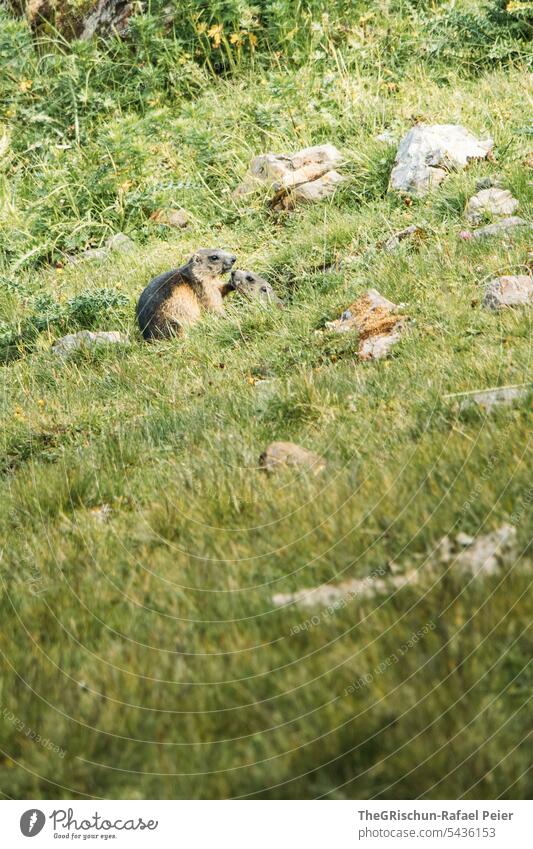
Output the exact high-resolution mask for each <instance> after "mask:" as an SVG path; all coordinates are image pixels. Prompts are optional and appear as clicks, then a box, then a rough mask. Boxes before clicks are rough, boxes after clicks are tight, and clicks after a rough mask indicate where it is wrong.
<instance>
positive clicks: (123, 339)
mask: <svg viewBox="0 0 533 849" xmlns="http://www.w3.org/2000/svg"><path fill="white" fill-rule="evenodd" d="M128 341H129V340H128V337H127V336H125V335H124V334H123V333H119V332H118V331H117V330H95V331H93V330H80V331H79V332H78V333H70V334H68V336H62V337H61V339H58V340H57V341H56V342H55V343H54V344H53V345H52V351H53V352H54V354H56V355H57V356H58V357H60V358H61V359H67V358H68V357H69V356H70V355H71V354H73V353H74V352H75V351H83V350H94V349H95V348H99V347H102V346H106V345H125V344H128Z"/></svg>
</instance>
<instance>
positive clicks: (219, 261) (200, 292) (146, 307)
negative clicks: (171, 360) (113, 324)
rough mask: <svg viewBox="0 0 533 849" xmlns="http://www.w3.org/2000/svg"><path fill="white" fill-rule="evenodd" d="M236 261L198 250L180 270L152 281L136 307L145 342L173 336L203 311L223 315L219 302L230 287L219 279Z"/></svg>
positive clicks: (212, 250) (209, 250)
mask: <svg viewBox="0 0 533 849" xmlns="http://www.w3.org/2000/svg"><path fill="white" fill-rule="evenodd" d="M235 260H236V257H235V256H234V255H233V254H229V253H226V252H225V251H221V250H219V249H218V248H201V249H200V250H198V251H196V253H194V254H193V255H192V257H191V258H190V260H189V261H188V262H187V263H186V264H185V265H182V266H181V268H174V269H173V270H172V271H166V272H165V273H164V274H160V275H159V277H154V279H153V280H151V281H150V283H149V284H148V286H147V287H146V289H145V290H144V291H143V293H142V294H141V297H140V298H139V302H138V304H137V321H138V322H139V327H140V329H141V333H142V335H143V336H144V338H145V339H147V340H152V339H164V338H166V337H168V336H176V335H177V334H179V333H180V332H181V331H182V330H183V328H184V327H188V326H189V325H191V324H194V323H195V322H196V321H198V319H199V318H200V316H201V313H202V310H208V311H209V312H222V310H223V306H222V298H223V297H225V295H227V294H228V293H229V292H231V291H232V290H233V288H234V287H233V284H232V283H229V282H228V283H227V282H226V281H224V280H223V279H222V275H223V274H227V272H228V271H229V270H230V269H231V267H232V265H233V263H234V262H235Z"/></svg>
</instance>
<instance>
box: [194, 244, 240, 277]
mask: <svg viewBox="0 0 533 849" xmlns="http://www.w3.org/2000/svg"><path fill="white" fill-rule="evenodd" d="M236 259H237V257H236V256H235V254H228V253H226V251H221V250H220V249H219V248H200V249H199V250H197V251H195V253H194V254H193V255H192V257H191V258H190V260H189V265H190V266H191V268H192V270H193V273H194V276H195V277H197V278H198V279H199V280H209V279H215V278H217V277H221V275H222V274H227V272H228V271H230V269H231V267H232V265H233V263H234V262H235V260H236Z"/></svg>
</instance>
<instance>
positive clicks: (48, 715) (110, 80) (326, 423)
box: [0, 0, 533, 799]
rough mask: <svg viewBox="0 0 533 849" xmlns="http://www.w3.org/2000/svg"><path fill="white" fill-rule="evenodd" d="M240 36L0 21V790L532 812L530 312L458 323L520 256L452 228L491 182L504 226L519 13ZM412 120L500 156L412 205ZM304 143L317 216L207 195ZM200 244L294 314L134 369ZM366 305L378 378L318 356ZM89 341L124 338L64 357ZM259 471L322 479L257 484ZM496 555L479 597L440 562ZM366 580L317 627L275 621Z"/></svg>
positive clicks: (183, 28) (344, 343)
mask: <svg viewBox="0 0 533 849" xmlns="http://www.w3.org/2000/svg"><path fill="white" fill-rule="evenodd" d="M256 5H257V9H255V7H254V8H250V7H245V5H244V4H243V3H238V2H235V3H216V2H211V3H207V2H206V3H201V4H197V3H196V4H195V3H189V4H187V3H182V4H181V11H180V14H179V15H175V17H174V19H172V15H170V17H169V11H168V10H169V9H174V11H176V9H179V8H180V4H179V3H165V4H164V6H165V8H166V9H167V12H166V13H165V15H166V18H164V15H163V12H162V11H161V7H160V6H158V5H157V4H155V3H154V4H153V7H151V12H152V13H151V14H144V15H139V16H138V17H137V18H133V19H132V21H131V25H130V29H129V33H128V35H127V37H125V38H124V39H118V38H110V39H108V40H106V41H98V40H96V39H93V40H89V41H72V42H67V41H66V40H65V38H64V37H63V36H62V35H61V34H60V33H58V32H55V31H54V30H52V29H51V28H48V29H46V28H45V29H44V30H42V31H39V32H38V33H37V34H35V33H32V32H31V30H30V28H29V26H28V25H27V23H26V22H25V21H23V20H21V19H19V18H16V17H12V16H8V15H7V14H6V13H5V12H2V13H0V61H1V62H2V65H3V67H5V68H6V69H7V73H6V74H5V75H3V76H2V80H1V82H0V100H1V104H0V110H1V111H0V139H3V141H1V142H0V150H1V155H0V197H1V207H0V251H1V266H0V273H1V278H2V286H1V289H0V310H1V313H0V320H1V322H2V323H1V327H0V353H1V359H2V365H1V368H2V395H1V405H2V418H3V421H4V428H3V432H2V441H1V448H0V450H1V458H0V464H1V471H2V481H1V494H0V537H1V539H2V558H1V561H0V575H1V579H2V580H1V584H0V598H1V600H0V616H1V621H2V623H3V627H2V629H1V634H0V650H1V655H2V675H1V679H0V705H1V709H2V722H1V723H0V740H1V743H0V750H1V751H0V757H1V760H0V790H1V792H2V793H3V795H4V796H5V797H11V798H21V797H26V798H33V799H38V798H90V797H110V798H113V797H115V798H228V797H255V798H314V797H317V796H325V797H329V798H371V797H383V798H418V797H424V798H497V797H502V798H530V794H531V792H532V785H531V776H530V774H529V773H528V769H529V766H530V757H529V756H528V747H527V742H528V739H529V735H530V734H531V706H530V700H531V694H532V685H533V676H532V667H531V661H530V658H531V650H532V641H531V618H532V605H531V594H529V597H528V589H530V583H531V563H532V561H531V554H532V552H531V538H532V533H531V531H532V517H531V504H532V490H531V461H530V451H529V449H530V440H531V422H532V403H531V402H532V392H531V391H530V390H529V388H528V387H530V385H531V384H532V380H531V361H532V354H533V350H532V345H531V338H532V337H531V321H532V311H531V308H528V307H520V308H516V309H507V310H490V309H486V308H485V307H484V306H483V296H484V291H485V286H486V284H487V282H488V281H489V280H491V279H492V278H494V277H498V276H501V275H528V274H531V264H532V258H531V250H532V247H533V246H532V239H531V230H530V228H528V227H522V228H518V229H516V230H513V231H512V232H510V233H508V234H506V235H504V236H503V237H494V238H487V239H464V238H460V233H461V231H464V230H465V228H467V227H468V226H469V225H468V224H467V222H466V221H465V206H466V204H467V202H468V200H469V198H471V197H472V196H473V195H474V194H475V193H476V191H477V190H478V189H477V186H478V183H479V182H480V181H483V180H485V181H486V180H487V179H488V178H492V179H497V180H499V181H500V183H501V185H502V186H503V187H504V188H505V189H508V190H509V191H510V192H511V193H512V195H513V196H514V198H516V199H517V201H518V203H519V206H518V211H517V214H518V215H520V216H521V217H522V218H524V219H526V220H527V221H531V214H532V211H533V176H532V166H533V150H532V132H533V127H532V124H531V105H532V90H531V80H532V76H531V33H532V31H533V12H532V10H531V4H530V3H525V2H513V3H507V4H506V3H502V2H488V3H478V2H464V3H459V4H455V5H454V4H447V3H440V2H435V3H432V4H425V3H417V2H415V0H380V2H377V3H365V2H361V3H359V2H355V1H354V2H348V0H344V2H343V0H338V2H330V3H329V4H328V12H327V13H326V12H325V11H324V9H325V5H324V4H322V3H320V2H318V0H316V2H310V3H307V4H300V3H296V2H294V3H293V2H291V0H277V2H275V3H274V2H262V3H258V4H256ZM198 7H200V8H198ZM429 7H431V8H429ZM457 7H459V9H458V8H457ZM185 9H186V10H187V14H185V12H184V10H185ZM217 27H218V29H217ZM417 123H425V124H461V125H463V126H464V127H466V128H468V130H470V131H471V132H472V133H473V134H474V135H475V136H476V137H477V138H479V139H485V138H487V137H488V136H490V137H491V138H492V139H493V140H494V149H493V154H492V156H491V157H490V158H489V159H487V160H480V161H476V162H472V163H471V164H470V165H469V166H468V167H467V168H465V169H464V170H456V171H455V170H452V171H451V173H449V174H448V175H447V176H446V178H445V179H444V180H443V182H442V184H441V185H440V186H439V187H438V188H435V189H434V190H433V191H431V192H430V193H429V194H427V195H426V196H424V197H421V198H414V199H413V198H407V199H405V198H404V197H402V196H401V195H400V193H398V192H392V191H389V190H388V185H389V177H390V173H391V168H392V166H393V162H394V158H395V155H396V150H397V146H398V142H399V141H400V139H401V138H402V137H403V136H405V134H406V133H407V132H408V131H409V130H410V129H411V128H412V127H413V126H414V125H415V124H417ZM384 131H387V132H388V134H389V136H390V138H391V140H392V141H391V142H387V141H382V140H379V139H378V138H377V137H378V136H379V135H380V134H382V133H383V132H384ZM323 143H330V144H333V145H335V146H336V147H337V148H338V149H339V151H341V153H342V157H343V164H342V166H341V168H340V170H341V172H342V174H343V176H345V177H346V178H347V179H346V181H345V182H344V183H343V184H342V185H341V186H339V188H338V189H337V191H336V192H335V194H334V195H333V196H332V197H330V198H328V199H327V200H325V201H323V202H321V203H316V204H309V205H298V206H297V207H296V209H295V210H294V211H291V212H281V213H279V212H274V211H273V210H272V209H270V207H269V204H268V192H267V191H266V190H265V191H259V192H256V193H254V194H251V195H248V196H244V197H235V196H234V190H235V188H236V186H237V185H238V184H239V183H240V182H241V181H242V180H243V178H244V177H245V174H246V172H247V169H248V167H249V163H250V161H251V159H252V158H253V157H254V156H256V155H258V154H261V153H265V152H268V151H273V152H276V153H293V152H295V151H298V150H300V149H302V148H304V147H307V146H310V145H316V144H323ZM169 207H170V208H173V209H184V210H186V212H187V214H188V217H189V224H188V226H187V227H185V228H183V229H176V228H171V227H167V226H165V225H164V224H161V223H158V221H157V220H154V219H153V218H151V216H152V214H153V213H154V212H156V211H157V210H158V209H161V208H169ZM490 220H491V219H490V216H489V217H487V218H486V220H484V222H483V223H485V224H486V223H490ZM412 224H417V225H419V226H420V227H421V228H423V236H424V237H423V238H422V239H420V240H419V241H415V240H409V239H406V240H405V241H402V242H401V244H400V245H399V246H398V249H397V250H394V251H392V252H391V251H387V250H385V249H384V243H385V242H386V240H387V239H388V238H389V237H391V236H392V235H393V234H394V233H396V232H398V231H401V230H403V229H404V228H406V227H408V226H409V225H412ZM119 232H120V233H124V234H126V235H127V236H128V237H129V238H130V239H131V240H132V242H133V243H134V244H133V246H131V249H130V250H128V251H116V252H111V253H109V254H108V255H107V256H103V257H102V258H95V259H92V260H91V259H85V260H82V261H79V262H71V261H69V257H72V256H74V257H76V258H78V259H79V258H80V256H82V254H83V252H84V251H85V250H87V249H94V248H98V247H101V246H102V245H104V244H105V242H106V240H108V239H109V238H110V237H112V236H113V235H114V234H116V233H119ZM198 247H221V248H224V249H226V250H231V251H232V252H234V253H235V254H236V255H237V257H238V266H239V267H240V268H245V269H247V268H250V269H253V270H255V271H257V272H259V273H260V274H262V275H263V276H264V277H266V278H267V279H268V280H269V281H270V282H271V283H272V285H273V286H274V288H275V290H276V292H277V293H278V294H279V296H280V297H281V298H282V299H283V301H284V302H285V308H284V309H283V310H281V309H276V308H273V307H268V306H264V305H262V304H256V303H249V302H246V301H245V300H244V299H242V298H240V297H239V296H238V295H237V294H235V295H231V296H229V297H228V299H227V301H226V314H225V316H224V317H213V316H211V317H209V316H208V317H205V318H204V319H203V320H202V321H201V322H200V323H198V324H197V325H196V326H195V327H194V328H192V329H191V330H190V331H189V332H188V333H187V335H186V336H185V337H183V338H177V339H172V340H168V341H163V342H160V343H157V344H154V345H148V344H146V343H143V342H142V340H141V338H140V336H139V334H138V331H137V328H136V326H135V320H134V307H135V303H136V300H137V298H138V296H139V294H140V292H141V291H142V289H143V288H144V286H145V285H146V283H147V282H148V281H149V280H150V278H151V277H153V276H155V275H156V274H159V273H160V272H162V271H165V270H167V269H169V268H172V267H175V266H177V265H180V264H181V263H183V262H184V261H185V260H186V259H187V258H188V257H189V256H190V255H191V254H192V253H193V252H194V250H195V249H196V248H198ZM369 288H373V289H376V290H377V291H378V292H379V293H380V294H381V295H383V296H385V297H386V298H388V299H390V300H391V301H392V302H394V303H395V304H399V305H401V307H400V309H401V312H402V314H404V315H406V316H408V318H409V320H410V321H409V324H408V326H407V329H406V331H405V332H404V333H403V334H402V337H401V340H400V341H399V343H398V344H397V345H396V346H395V347H394V349H393V351H392V353H391V356H390V357H388V358H385V359H382V360H379V361H375V362H374V361H362V360H361V359H360V358H359V357H358V356H357V352H358V344H359V339H358V336H357V333H343V334H336V333H335V332H334V331H332V330H328V328H327V327H326V322H329V321H333V320H335V319H338V318H339V317H340V316H341V314H342V313H343V311H344V310H346V309H347V308H348V307H349V306H350V305H351V304H353V302H354V301H355V300H356V299H358V298H359V297H360V296H361V295H364V293H365V292H366V291H367V290H368V289H369ZM83 329H86V330H104V331H107V330H112V331H121V332H122V333H123V334H125V336H127V338H128V342H127V343H126V344H119V345H113V346H108V347H105V348H104V347H102V348H99V349H97V350H94V351H92V350H86V351H81V352H78V353H76V354H74V355H73V356H71V357H70V358H68V359H64V360H63V359H61V358H59V357H58V356H57V354H56V353H54V351H53V350H52V345H53V344H54V342H55V341H56V340H57V339H59V338H60V337H62V336H64V335H65V334H67V333H73V332H77V331H79V330H83ZM506 386H520V387H524V388H525V391H524V392H523V393H522V394H521V395H520V396H519V397H518V399H516V401H515V403H512V404H501V405H498V406H497V407H495V408H494V409H493V410H492V411H489V412H487V411H486V410H485V409H483V408H482V407H476V406H475V405H473V406H471V407H467V406H466V405H463V407H464V408H463V407H461V400H462V397H461V394H462V393H468V392H473V391H474V390H483V389H488V388H493V387H506ZM448 396H453V397H448ZM273 440H289V441H292V442H294V443H297V444H298V445H301V446H304V447H305V448H307V449H309V450H312V451H314V452H317V453H318V454H320V455H321V456H322V457H324V458H325V460H326V462H327V466H326V468H325V470H324V471H323V472H322V473H320V474H316V475H315V474H312V473H310V472H308V471H307V470H305V469H303V470H298V469H292V470H290V469H289V470H285V471H280V472H279V473H276V474H273V475H268V474H266V473H265V472H264V471H263V470H261V469H259V468H258V459H259V456H260V454H261V453H262V452H263V451H264V449H265V448H266V446H267V445H268V444H269V443H270V442H272V441H273ZM504 525H506V526H510V527H512V528H513V529H514V530H513V533H514V534H515V537H514V543H513V548H512V551H511V552H510V554H509V555H508V556H507V557H503V556H502V557H501V558H500V559H499V563H498V568H496V569H494V570H492V571H490V574H482V575H480V576H478V577H473V576H472V575H467V574H466V573H465V572H464V571H461V570H460V569H458V568H455V566H454V561H453V559H452V560H449V561H446V560H445V558H443V556H442V551H443V547H442V546H443V544H442V539H443V537H446V536H447V537H449V538H450V539H452V540H453V539H455V537H456V536H457V534H460V533H462V534H467V535H469V536H470V537H472V538H475V539H478V538H482V537H484V535H486V534H490V533H493V532H495V531H497V530H498V529H500V528H501V527H502V526H504ZM411 570H416V571H417V573H419V575H420V580H418V581H412V582H407V584H406V585H405V586H403V587H400V582H399V581H398V580H397V578H398V576H402V575H407V574H410V573H411ZM376 574H379V575H380V578H383V580H384V581H385V584H386V589H385V591H384V592H381V593H379V592H377V591H376V592H375V593H372V592H370V593H367V594H365V593H362V594H361V596H360V597H358V596H357V595H356V596H355V597H352V596H349V597H348V598H346V596H344V597H343V598H342V603H340V604H338V605H337V606H336V607H333V608H330V607H327V606H324V604H323V603H322V604H321V605H320V604H319V605H318V606H311V607H305V606H301V605H299V604H298V603H297V602H295V603H290V602H289V603H286V604H282V605H277V604H276V603H275V602H274V601H273V599H274V597H275V596H276V595H278V594H288V593H295V592H298V591H301V590H306V589H310V588H313V587H317V586H319V585H321V584H324V583H328V584H335V585H337V584H339V583H340V582H346V581H350V580H353V579H365V578H367V579H369V580H370V581H371V582H372V581H373V580H375V575H376ZM369 576H370V577H369ZM387 581H388V583H387ZM376 586H377V584H376ZM37 736H38V737H39V739H37Z"/></svg>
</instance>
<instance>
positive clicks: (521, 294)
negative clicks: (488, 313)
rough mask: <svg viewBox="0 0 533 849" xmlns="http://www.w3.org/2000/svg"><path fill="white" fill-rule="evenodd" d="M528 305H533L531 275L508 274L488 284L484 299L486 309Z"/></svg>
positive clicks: (532, 279)
mask: <svg viewBox="0 0 533 849" xmlns="http://www.w3.org/2000/svg"><path fill="white" fill-rule="evenodd" d="M528 304H533V277H531V276H530V275H529V274H518V275H510V274H508V275H504V276H503V277H495V278H494V279H493V280H489V282H488V283H487V286H486V289H485V297H484V298H483V306H484V307H488V309H492V310H499V309H503V308H504V307H522V306H528Z"/></svg>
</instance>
